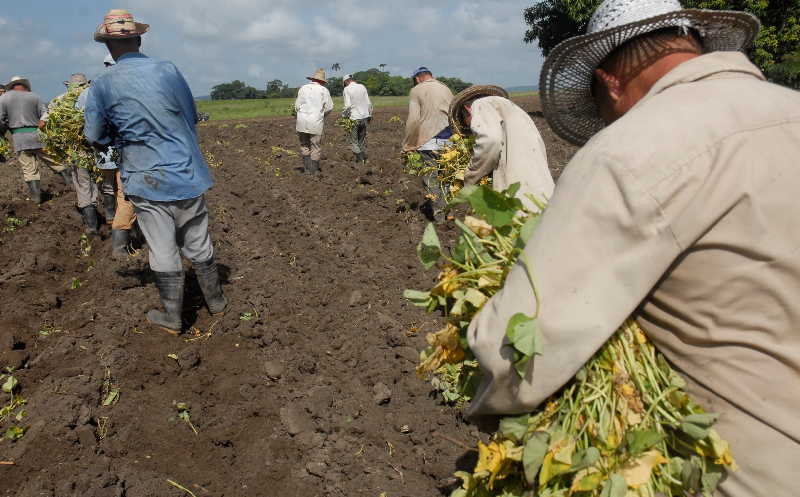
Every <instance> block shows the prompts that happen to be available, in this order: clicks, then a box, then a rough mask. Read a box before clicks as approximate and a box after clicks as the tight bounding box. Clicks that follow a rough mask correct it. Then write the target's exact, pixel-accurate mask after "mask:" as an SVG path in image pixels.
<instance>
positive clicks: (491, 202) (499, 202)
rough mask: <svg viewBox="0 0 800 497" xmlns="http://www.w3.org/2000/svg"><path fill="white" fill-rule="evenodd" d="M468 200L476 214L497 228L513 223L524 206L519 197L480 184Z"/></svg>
mask: <svg viewBox="0 0 800 497" xmlns="http://www.w3.org/2000/svg"><path fill="white" fill-rule="evenodd" d="M468 200H469V205H470V206H471V207H472V210H474V211H475V214H477V215H478V216H480V217H482V218H483V219H484V220H485V221H486V222H487V223H489V224H491V225H492V226H493V227H495V228H499V227H501V226H506V225H508V224H511V222H512V221H513V220H514V216H515V215H516V214H517V211H518V210H519V209H520V208H521V207H522V202H520V200H519V199H517V198H514V197H508V196H506V195H504V194H503V193H500V192H496V191H494V190H492V189H491V188H488V187H486V186H480V187H479V188H478V189H477V190H475V191H474V193H472V194H471V195H469V197H468Z"/></svg>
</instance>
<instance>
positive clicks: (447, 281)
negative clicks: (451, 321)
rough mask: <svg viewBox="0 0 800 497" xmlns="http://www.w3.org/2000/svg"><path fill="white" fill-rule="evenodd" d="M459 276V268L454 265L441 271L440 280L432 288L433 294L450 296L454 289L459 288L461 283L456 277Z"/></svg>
mask: <svg viewBox="0 0 800 497" xmlns="http://www.w3.org/2000/svg"><path fill="white" fill-rule="evenodd" d="M457 277H458V270H457V269H455V268H453V267H450V266H448V267H445V268H444V269H443V270H442V271H441V272H440V273H439V281H438V283H436V286H434V287H433V289H432V290H431V294H432V295H441V296H442V297H449V296H450V295H451V294H452V293H453V292H454V291H456V290H458V288H459V286H460V283H459V282H458V280H457V279H456V278H457Z"/></svg>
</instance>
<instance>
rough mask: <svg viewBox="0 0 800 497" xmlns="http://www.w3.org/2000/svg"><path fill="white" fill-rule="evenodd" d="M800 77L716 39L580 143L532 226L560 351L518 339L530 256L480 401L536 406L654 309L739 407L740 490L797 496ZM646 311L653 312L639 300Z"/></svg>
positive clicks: (710, 406) (712, 397) (732, 484)
mask: <svg viewBox="0 0 800 497" xmlns="http://www.w3.org/2000/svg"><path fill="white" fill-rule="evenodd" d="M798 192H800V92H796V91H792V90H789V89H787V88H782V87H779V86H776V85H773V84H769V83H766V82H764V81H763V76H762V75H761V73H760V72H759V71H758V69H757V68H756V67H755V66H753V65H752V64H751V63H750V62H749V61H748V60H747V58H746V57H745V56H744V55H742V54H740V53H736V52H714V53H710V54H707V55H703V56H701V57H698V58H695V59H692V60H689V61H687V62H684V63H683V64H681V65H679V66H678V67H676V68H675V69H673V70H672V71H671V72H670V73H668V74H667V75H665V76H664V77H663V78H661V79H660V80H659V81H658V82H657V83H656V84H655V86H654V87H653V88H652V89H651V90H650V92H649V93H648V94H647V95H646V96H645V98H644V99H642V100H641V101H640V102H639V103H638V104H637V105H636V106H634V108H633V109H631V110H630V111H629V112H628V113H627V114H626V115H625V116H624V117H622V118H621V119H619V120H618V121H616V122H615V123H614V124H612V125H611V126H609V127H608V128H606V129H604V130H603V131H602V132H600V133H598V134H597V135H596V136H595V137H594V138H593V139H592V140H590V141H589V142H588V143H587V144H586V145H585V146H584V147H583V148H582V149H581V150H580V151H579V152H578V154H577V155H576V156H575V157H574V158H573V160H572V161H571V162H570V164H569V165H568V167H567V168H566V170H565V172H564V175H563V176H562V177H561V179H560V180H559V184H558V188H556V191H555V193H554V195H553V198H552V200H551V202H550V204H549V207H548V208H547V211H546V212H545V213H544V215H543V216H542V219H541V223H540V225H539V227H538V228H537V230H536V232H535V234H534V235H533V237H532V238H531V240H530V242H529V244H528V246H527V247H526V249H525V252H526V253H527V255H528V258H529V260H530V261H531V264H532V265H533V267H532V270H533V274H534V277H535V281H536V284H537V289H538V290H539V292H540V295H541V302H542V307H541V310H540V326H541V329H542V332H543V335H544V337H543V338H544V355H542V356H538V357H536V358H535V360H534V361H533V367H532V368H530V369H529V370H528V372H527V375H526V377H525V379H524V381H520V379H519V378H518V377H517V375H516V373H515V372H514V371H513V369H512V366H511V363H510V362H509V359H508V358H509V356H510V352H509V350H508V347H507V346H504V345H503V342H504V331H505V328H506V323H507V322H508V319H509V318H510V317H511V316H512V315H513V314H515V313H517V312H525V313H527V314H529V315H530V314H532V313H533V312H534V306H535V304H534V298H533V294H532V292H531V289H530V285H529V283H528V280H527V277H526V276H525V271H524V268H523V267H521V265H519V264H518V265H517V266H516V267H514V268H513V269H512V271H511V272H510V274H509V276H508V280H507V282H506V285H505V288H504V289H503V290H502V291H500V292H499V293H498V294H497V295H495V296H494V297H493V298H492V299H491V300H490V301H489V302H488V303H487V305H486V306H485V308H484V309H483V310H482V311H481V312H480V313H479V315H478V316H477V317H476V319H475V320H474V321H473V323H472V325H471V326H470V329H469V333H468V340H469V343H470V346H471V347H472V349H473V350H474V351H475V354H476V355H477V357H478V359H479V361H480V364H481V366H482V367H483V368H485V373H486V380H487V382H486V383H484V384H483V385H482V386H481V389H480V391H479V393H478V395H477V396H476V398H475V400H474V402H473V403H472V405H471V406H470V411H469V414H479V413H519V412H523V411H529V410H531V409H532V408H534V407H536V406H537V405H539V403H540V402H542V401H543V400H544V399H545V398H547V397H548V396H549V395H550V394H552V393H553V392H555V391H556V390H557V389H558V388H559V387H561V386H562V385H563V384H564V383H566V382H567V381H569V380H570V378H572V376H573V375H574V374H575V373H576V371H577V370H578V369H579V368H580V367H581V365H582V364H583V363H584V362H585V361H586V360H588V359H589V358H590V357H591V355H592V354H593V353H594V352H595V351H596V350H598V349H599V348H600V347H601V346H602V345H603V343H604V342H605V341H606V340H607V339H608V338H609V336H610V335H611V334H612V333H613V332H614V330H615V329H616V328H617V327H618V326H619V325H620V324H621V323H622V322H623V320H624V319H625V318H626V317H627V316H629V315H630V314H632V313H637V315H638V319H639V322H640V323H641V324H642V326H643V327H644V328H645V329H646V330H647V332H648V335H649V336H650V337H651V338H652V339H653V341H654V342H655V344H656V346H657V347H658V348H659V350H661V352H663V353H664V355H666V356H667V358H668V359H669V360H670V361H671V362H672V363H673V364H674V365H675V366H676V368H677V369H678V370H680V371H681V372H682V373H683V375H684V377H685V378H686V379H687V380H688V381H689V384H690V387H689V392H690V394H692V395H693V396H694V397H695V399H696V400H697V401H698V402H700V403H701V404H702V405H703V406H704V407H705V408H706V409H707V410H708V411H710V412H717V413H720V414H721V417H720V419H719V422H718V424H717V430H718V431H719V432H720V434H721V435H722V436H723V437H724V438H726V439H728V441H730V442H731V446H732V449H733V454H734V457H735V458H736V459H737V462H738V464H739V468H740V469H739V471H737V472H735V473H732V474H731V475H730V477H729V478H728V480H727V481H726V482H725V483H723V485H722V486H721V490H720V492H719V495H722V496H728V497H754V496H769V497H796V496H797V495H798V489H797V485H796V483H795V478H794V475H795V474H796V473H795V471H796V470H797V464H798V463H800V423H799V422H798V413H800V304H798V302H799V301H800V223H799V222H798V220H800V201H798ZM637 311H638V312H637Z"/></svg>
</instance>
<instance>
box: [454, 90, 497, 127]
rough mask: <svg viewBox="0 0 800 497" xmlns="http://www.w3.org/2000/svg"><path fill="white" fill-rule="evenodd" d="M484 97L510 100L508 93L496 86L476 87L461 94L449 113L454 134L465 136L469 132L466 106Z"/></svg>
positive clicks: (455, 99)
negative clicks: (471, 101)
mask: <svg viewBox="0 0 800 497" xmlns="http://www.w3.org/2000/svg"><path fill="white" fill-rule="evenodd" d="M483 97H503V98H508V92H507V91H505V90H504V89H503V88H500V87H499V86H494V85H475V86H470V87H469V88H467V89H466V90H462V91H461V92H459V93H458V94H457V95H456V96H455V97H453V101H452V102H451V103H450V111H449V112H448V116H449V118H450V127H451V128H452V129H453V132H454V133H458V134H459V135H464V134H466V133H468V132H469V125H468V124H467V114H466V109H464V104H466V103H467V102H469V101H470V100H475V99H476V98H483Z"/></svg>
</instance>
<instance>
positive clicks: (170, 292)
mask: <svg viewBox="0 0 800 497" xmlns="http://www.w3.org/2000/svg"><path fill="white" fill-rule="evenodd" d="M148 29H149V26H148V25H147V24H141V23H137V22H135V21H134V19H133V15H132V14H131V13H129V12H128V11H125V10H111V11H110V12H109V13H108V14H106V16H105V18H104V20H103V23H102V24H101V25H100V26H98V28H97V30H96V32H95V34H94V39H95V41H98V42H100V43H105V44H106V47H107V48H108V50H109V52H110V53H111V55H112V56H113V57H114V60H115V61H116V63H117V65H116V66H115V67H114V69H113V70H111V71H106V72H105V73H104V74H102V75H101V76H100V77H98V78H97V79H96V80H95V81H94V84H93V85H92V87H91V89H90V90H89V94H88V96H87V100H86V128H85V133H86V137H87V139H88V140H89V141H90V142H91V143H93V144H97V145H98V146H100V147H107V146H109V145H114V146H116V147H117V149H118V150H119V152H120V155H121V163H120V166H121V168H122V181H123V182H124V187H125V193H126V194H127V195H128V198H129V199H130V200H131V202H132V203H133V206H134V209H135V210H136V216H137V218H138V220H139V225H140V227H141V229H142V232H143V233H144V236H145V239H146V240H147V244H148V246H149V248H150V267H151V268H152V270H153V272H154V273H155V277H156V286H157V287H158V291H159V294H160V296H161V302H162V304H163V305H164V309H165V311H166V312H162V311H159V310H151V311H149V312H148V313H147V319H148V321H149V322H151V323H153V324H154V325H156V326H159V327H160V328H162V329H164V330H165V331H167V332H169V333H172V334H178V333H180V332H181V329H182V320H181V314H182V311H183V288H184V274H183V265H182V262H181V254H183V255H184V256H186V258H187V259H189V260H190V261H191V262H192V265H193V266H194V270H195V273H196V274H197V280H198V282H199V283H200V288H201V289H202V291H203V295H204V296H205V299H206V304H207V305H208V310H209V312H210V313H211V314H212V315H213V314H217V313H221V312H223V311H224V310H225V309H226V307H227V305H228V303H227V300H226V299H225V296H224V295H223V294H222V288H221V287H220V283H219V275H218V272H217V264H216V262H215V260H214V246H213V245H212V244H211V237H210V236H209V234H208V208H207V206H206V201H205V196H204V193H205V192H206V190H208V189H209V188H210V187H211V185H212V184H213V181H212V179H211V173H210V171H209V168H208V165H207V164H206V162H205V160H204V159H203V154H202V152H201V151H200V145H199V144H198V141H197V133H196V130H195V124H196V121H195V120H196V118H197V111H196V108H195V104H194V98H193V97H192V92H191V90H190V89H189V86H188V85H187V84H186V81H185V80H184V79H183V76H182V75H181V73H180V72H179V71H178V69H177V68H176V67H175V66H174V65H173V64H172V63H170V62H166V61H159V60H154V59H151V58H149V57H147V56H146V55H144V54H142V53H140V52H139V47H140V46H141V42H142V39H141V35H143V34H144V33H146V32H147V31H148Z"/></svg>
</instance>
